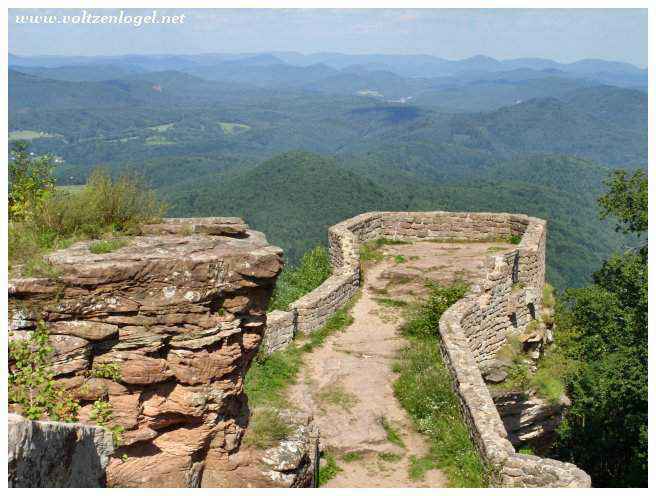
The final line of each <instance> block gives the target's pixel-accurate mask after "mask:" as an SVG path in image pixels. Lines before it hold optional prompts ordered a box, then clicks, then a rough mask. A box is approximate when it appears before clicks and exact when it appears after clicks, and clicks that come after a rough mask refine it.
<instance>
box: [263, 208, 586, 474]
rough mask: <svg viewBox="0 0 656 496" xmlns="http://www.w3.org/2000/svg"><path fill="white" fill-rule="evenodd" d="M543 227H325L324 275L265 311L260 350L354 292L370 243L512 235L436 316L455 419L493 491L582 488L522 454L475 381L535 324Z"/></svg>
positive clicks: (507, 221) (531, 222) (374, 218)
mask: <svg viewBox="0 0 656 496" xmlns="http://www.w3.org/2000/svg"><path fill="white" fill-rule="evenodd" d="M546 235H547V229H546V222H545V221H544V220H542V219H538V218H535V217H529V216H526V215H521V214H506V213H487V212H474V213H473V212H369V213H365V214H361V215H358V216H356V217H353V218H351V219H347V220H345V221H343V222H340V223H339V224H336V225H334V226H332V227H331V228H330V229H329V230H328V237H329V243H330V255H331V263H332V266H333V275H332V276H331V277H330V278H329V279H327V280H326V281H325V282H324V284H322V285H321V286H320V287H319V288H317V289H316V290H314V291H313V292H311V293H309V294H307V295H305V296H304V297H303V298H301V299H299V300H297V301H296V302H294V303H292V304H291V305H290V311H289V312H281V313H277V312H276V313H275V315H273V314H269V317H270V319H271V320H270V322H271V324H270V325H268V326H267V330H266V336H267V337H266V338H265V341H267V342H271V343H274V344H273V345H272V346H270V347H269V350H271V351H273V350H278V349H281V348H283V347H284V346H286V345H287V344H288V343H289V342H291V340H292V339H293V336H294V335H295V334H296V332H297V331H300V332H304V333H309V332H313V331H315V330H317V329H319V328H320V327H321V326H322V325H323V324H324V323H325V321H326V320H327V319H328V318H329V317H330V315H331V314H332V313H334V312H335V311H336V310H337V309H338V308H339V307H340V306H341V305H343V304H344V303H345V302H346V301H347V300H348V298H349V297H350V295H352V294H354V293H355V291H356V290H357V288H358V286H359V282H360V281H359V276H360V274H359V260H360V257H359V252H360V247H361V245H362V244H363V243H366V242H367V241H371V240H374V239H377V238H387V239H393V240H400V241H444V242H447V241H448V242H458V241H462V242H475V241H497V240H509V239H511V238H514V239H518V238H519V239H518V241H519V243H518V244H517V248H516V249H514V250H511V251H510V252H506V253H503V254H500V255H490V256H489V257H488V259H487V261H486V264H485V269H484V273H483V274H482V278H481V281H480V283H479V284H475V285H474V286H473V287H472V288H471V289H470V291H469V293H468V294H467V295H466V296H465V297H464V298H463V299H461V300H459V301H458V302H456V303H455V304H454V305H453V306H451V307H450V308H449V309H448V310H447V311H446V312H445V313H444V314H443V315H442V318H441V320H440V325H439V333H440V336H441V340H440V341H441V342H440V346H441V351H442V355H443V357H444V360H445V362H446V364H447V366H448V368H449V370H450V372H451V374H452V377H453V380H454V389H455V391H456V393H457V394H458V397H459V398H460V400H461V405H462V411H463V414H464V418H465V420H466V421H467V423H468V425H469V427H470V434H471V436H472V439H473V440H474V441H475V444H476V446H477V447H478V450H479V452H480V453H481V456H482V457H483V459H484V460H485V461H486V462H487V463H488V465H489V466H490V467H491V468H492V472H493V473H495V474H497V479H496V481H495V482H496V483H497V484H499V485H501V486H519V487H590V477H589V476H588V475H587V474H586V473H585V472H583V471H582V470H580V469H579V468H578V467H576V466H575V465H572V464H569V463H563V462H560V461H557V460H551V459H547V458H540V457H537V456H532V455H521V454H518V453H516V452H515V449H514V447H513V445H512V443H511V442H510V440H509V439H508V433H507V432H506V429H505V427H504V424H503V422H502V420H501V417H500V415H499V412H498V410H497V407H496V405H495V403H494V401H493V400H492V397H491V395H490V391H489V390H488V387H487V385H486V384H485V382H484V380H483V377H482V375H481V368H483V369H485V367H487V366H488V365H489V364H491V363H492V362H493V361H494V360H495V356H496V353H497V352H498V351H499V349H500V348H501V347H502V346H503V345H504V344H505V343H506V338H507V335H508V334H511V333H516V334H520V333H521V332H522V331H523V330H525V329H526V327H527V326H528V324H529V322H531V321H532V320H533V319H535V318H539V315H540V310H541V306H542V288H543V287H544V283H545V249H546Z"/></svg>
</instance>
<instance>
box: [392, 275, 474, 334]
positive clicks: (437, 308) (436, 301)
mask: <svg viewBox="0 0 656 496" xmlns="http://www.w3.org/2000/svg"><path fill="white" fill-rule="evenodd" d="M427 287H428V288H429V294H428V298H427V299H426V300H425V301H423V302H421V304H417V305H414V306H412V307H411V308H410V312H409V315H408V319H407V321H406V323H405V324H404V325H403V328H402V332H403V334H405V335H406V336H410V337H418V338H427V337H436V336H437V334H438V327H439V322H440V317H441V316H442V314H443V313H444V311H445V310H446V309H447V308H449V307H450V306H451V305H453V304H454V303H455V302H456V301H458V300H459V299H460V298H462V297H463V296H464V295H465V293H467V289H468V286H467V285H466V284H464V283H461V282H456V283H455V284H453V285H451V286H447V287H444V286H440V285H439V284H435V283H428V284H427Z"/></svg>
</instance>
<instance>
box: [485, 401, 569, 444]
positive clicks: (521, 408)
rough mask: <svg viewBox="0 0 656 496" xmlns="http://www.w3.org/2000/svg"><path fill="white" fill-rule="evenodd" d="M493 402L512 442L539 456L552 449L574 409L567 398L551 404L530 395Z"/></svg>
mask: <svg viewBox="0 0 656 496" xmlns="http://www.w3.org/2000/svg"><path fill="white" fill-rule="evenodd" d="M492 399H493V400H494V404H495V405H496V407H497V410H498V411H499V415H500V416H501V421H502V422H503V425H504V427H505V428H506V432H507V433H508V439H509V440H510V442H511V443H512V444H513V445H514V446H521V445H529V446H531V448H533V450H534V451H535V452H542V451H544V450H545V449H546V448H548V447H549V445H550V444H551V443H552V441H553V439H554V437H555V435H556V428H557V427H558V426H559V425H560V423H561V422H562V421H563V416H564V414H565V412H566V410H567V408H568V407H569V406H570V405H571V402H570V400H569V398H568V397H567V396H565V395H563V396H562V397H561V398H560V399H559V400H558V401H556V402H550V401H548V400H546V399H544V398H540V397H539V396H537V395H536V394H534V393H532V392H530V391H529V392H519V393H517V392H508V393H499V394H493V395H492Z"/></svg>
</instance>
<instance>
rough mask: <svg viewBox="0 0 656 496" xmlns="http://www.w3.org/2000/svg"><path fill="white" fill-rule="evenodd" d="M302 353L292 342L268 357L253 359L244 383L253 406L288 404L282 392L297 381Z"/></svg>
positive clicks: (280, 405)
mask: <svg viewBox="0 0 656 496" xmlns="http://www.w3.org/2000/svg"><path fill="white" fill-rule="evenodd" d="M301 355H302V352H301V350H300V348H298V347H297V346H294V345H293V344H292V345H290V346H289V347H288V348H285V349H284V350H280V351H276V352H274V353H272V354H271V355H269V356H268V357H266V358H262V359H260V357H258V358H257V359H256V360H255V361H253V363H252V364H251V367H250V369H248V373H247V374H246V380H245V383H244V390H245V391H246V395H247V396H248V404H249V405H250V406H251V408H256V407H258V406H265V405H266V406H276V407H284V406H285V405H286V404H287V400H286V398H285V397H284V395H283V394H282V393H283V391H284V390H285V389H286V388H287V387H288V386H289V385H290V384H294V383H295V382H296V377H297V375H298V372H299V370H300V368H301V363H302V362H301V359H302V357H301Z"/></svg>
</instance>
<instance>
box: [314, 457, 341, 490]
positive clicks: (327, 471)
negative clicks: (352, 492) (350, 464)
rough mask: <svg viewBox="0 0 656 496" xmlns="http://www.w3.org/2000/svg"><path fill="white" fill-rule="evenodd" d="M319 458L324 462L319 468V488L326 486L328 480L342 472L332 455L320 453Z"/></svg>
mask: <svg viewBox="0 0 656 496" xmlns="http://www.w3.org/2000/svg"><path fill="white" fill-rule="evenodd" d="M321 457H322V458H323V459H324V460H325V461H326V462H325V463H324V464H322V465H320V466H319V481H318V484H317V485H318V486H319V487H321V486H324V485H326V483H327V482H328V481H329V480H331V479H334V478H335V477H337V474H338V473H340V472H341V471H342V469H341V468H340V467H339V466H338V465H337V460H335V457H334V456H333V454H332V453H329V452H327V451H324V452H323V453H321Z"/></svg>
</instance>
